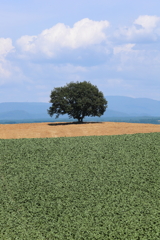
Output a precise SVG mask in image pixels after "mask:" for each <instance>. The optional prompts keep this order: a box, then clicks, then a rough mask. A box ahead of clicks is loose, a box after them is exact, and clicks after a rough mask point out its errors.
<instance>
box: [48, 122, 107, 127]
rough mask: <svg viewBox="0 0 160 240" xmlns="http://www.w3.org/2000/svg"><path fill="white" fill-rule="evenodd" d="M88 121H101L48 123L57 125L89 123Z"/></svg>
mask: <svg viewBox="0 0 160 240" xmlns="http://www.w3.org/2000/svg"><path fill="white" fill-rule="evenodd" d="M89 123H93V124H94V123H103V122H53V123H48V125H49V126H59V125H73V124H89Z"/></svg>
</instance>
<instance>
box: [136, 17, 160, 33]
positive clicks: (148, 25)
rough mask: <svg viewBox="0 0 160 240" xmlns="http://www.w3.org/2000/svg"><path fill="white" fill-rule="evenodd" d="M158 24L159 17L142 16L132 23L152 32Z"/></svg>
mask: <svg viewBox="0 0 160 240" xmlns="http://www.w3.org/2000/svg"><path fill="white" fill-rule="evenodd" d="M159 22H160V17H157V16H148V15H143V16H139V17H138V18H137V19H136V20H135V21H134V24H138V25H141V26H142V27H143V28H144V29H150V30H152V29H153V28H156V27H157V25H158V23H159Z"/></svg>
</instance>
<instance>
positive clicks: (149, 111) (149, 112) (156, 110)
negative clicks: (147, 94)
mask: <svg viewBox="0 0 160 240" xmlns="http://www.w3.org/2000/svg"><path fill="white" fill-rule="evenodd" d="M105 98H106V100H107V101H108V109H111V110H114V111H120V112H124V113H127V114H129V115H130V116H160V101H157V100H153V99H149V98H131V97H123V96H105ZM106 114H107V111H106V113H105V115H106Z"/></svg>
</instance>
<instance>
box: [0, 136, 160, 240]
mask: <svg viewBox="0 0 160 240" xmlns="http://www.w3.org/2000/svg"><path fill="white" fill-rule="evenodd" d="M0 178H1V180H0V203H1V205H0V239H3V240H5V239H6V240H9V239H11V240H12V239H20V240H22V239H23V240H31V239H36V240H37V239H38V240H42V239H45V240H47V239H55V240H63V239H65V240H67V239H68V240H73V239H76V240H80V239H81V240H82V239H87V240H88V239H91V240H93V239H96V240H97V239H102V240H104V239H116V240H117V239H123V240H124V239H127V240H135V239H137V240H138V239H147V240H148V239H152V240H158V239H160V208H159V206H160V133H147V134H133V135H119V136H89V137H72V138H71V137H70V138H44V139H16V140H14V139H9V140H0Z"/></svg>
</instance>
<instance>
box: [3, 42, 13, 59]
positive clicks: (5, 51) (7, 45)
mask: <svg viewBox="0 0 160 240" xmlns="http://www.w3.org/2000/svg"><path fill="white" fill-rule="evenodd" d="M13 49H14V47H13V45H12V40H11V39H10V38H0V60H1V59H2V58H4V57H5V56H6V55H7V54H8V53H10V52H12V51H13Z"/></svg>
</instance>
